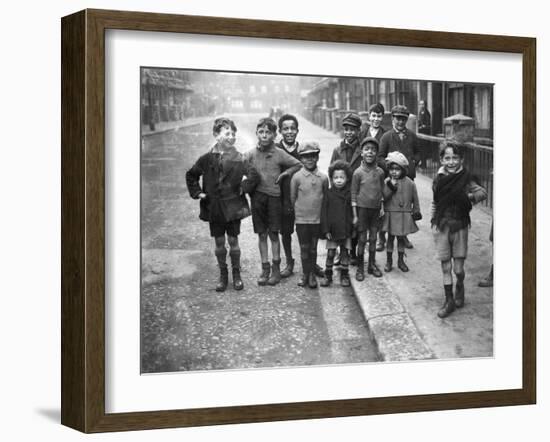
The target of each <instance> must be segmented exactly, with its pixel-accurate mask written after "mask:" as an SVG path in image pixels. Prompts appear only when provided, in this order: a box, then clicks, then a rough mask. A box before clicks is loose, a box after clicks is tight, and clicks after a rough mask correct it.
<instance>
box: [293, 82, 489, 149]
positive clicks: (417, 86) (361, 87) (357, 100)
mask: <svg viewBox="0 0 550 442" xmlns="http://www.w3.org/2000/svg"><path fill="white" fill-rule="evenodd" d="M419 100H425V101H426V104H427V107H428V110H429V111H430V113H431V115H432V133H433V134H434V135H438V134H443V122H444V119H445V118H446V117H449V116H451V115H455V114H463V115H466V116H469V117H471V118H473V119H474V122H475V129H474V136H475V137H476V138H478V139H480V140H482V139H488V140H492V138H493V119H492V114H493V86H492V85H490V84H473V83H451V82H437V81H419V80H386V79H374V78H361V79H359V78H337V77H319V78H318V79H317V81H316V82H315V83H314V84H313V85H312V86H311V88H310V90H309V91H308V92H307V93H306V94H305V96H304V101H303V105H304V111H305V113H306V115H308V116H309V118H310V119H311V120H312V121H314V122H316V123H317V124H321V125H322V126H324V127H327V124H326V122H329V121H332V123H331V124H332V125H334V122H335V121H337V118H335V117H331V116H330V115H331V113H332V114H337V113H338V112H342V111H355V112H362V111H366V110H367V109H368V108H369V106H370V105H371V104H373V103H377V102H380V103H382V104H383V105H384V107H385V108H386V110H387V111H389V110H390V109H391V108H392V106H395V105H396V104H404V105H405V106H407V107H408V109H409V111H410V112H411V113H412V114H416V113H417V112H418V102H419ZM329 126H330V124H329ZM329 128H330V129H333V130H337V129H338V128H337V127H334V128H333V127H329Z"/></svg>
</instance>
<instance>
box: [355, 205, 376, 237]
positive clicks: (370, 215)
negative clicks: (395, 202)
mask: <svg viewBox="0 0 550 442" xmlns="http://www.w3.org/2000/svg"><path fill="white" fill-rule="evenodd" d="M357 217H358V218H359V222H358V223H357V231H358V232H359V233H361V232H366V231H367V230H372V229H376V231H378V229H379V228H380V222H381V220H380V209H369V208H366V207H357Z"/></svg>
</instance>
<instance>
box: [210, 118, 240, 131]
mask: <svg viewBox="0 0 550 442" xmlns="http://www.w3.org/2000/svg"><path fill="white" fill-rule="evenodd" d="M224 127H229V128H231V129H232V130H233V131H234V132H237V126H235V122H234V121H233V120H230V119H229V118H225V117H219V118H216V119H215V120H214V126H213V127H212V133H213V134H214V135H217V134H219V133H220V130H222V128H224Z"/></svg>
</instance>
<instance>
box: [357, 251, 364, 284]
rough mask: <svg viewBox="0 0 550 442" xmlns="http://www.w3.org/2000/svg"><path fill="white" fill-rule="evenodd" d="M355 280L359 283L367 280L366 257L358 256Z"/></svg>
mask: <svg viewBox="0 0 550 442" xmlns="http://www.w3.org/2000/svg"><path fill="white" fill-rule="evenodd" d="M355 279H357V281H363V280H364V279H365V255H357V271H356V272H355Z"/></svg>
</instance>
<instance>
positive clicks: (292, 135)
mask: <svg viewBox="0 0 550 442" xmlns="http://www.w3.org/2000/svg"><path fill="white" fill-rule="evenodd" d="M279 132H281V136H282V137H283V140H284V142H285V143H286V144H287V145H289V146H292V145H293V144H294V142H295V141H296V136H297V135H298V127H297V126H296V122H295V121H294V120H285V121H283V122H282V123H281V128H280V129H279Z"/></svg>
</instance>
